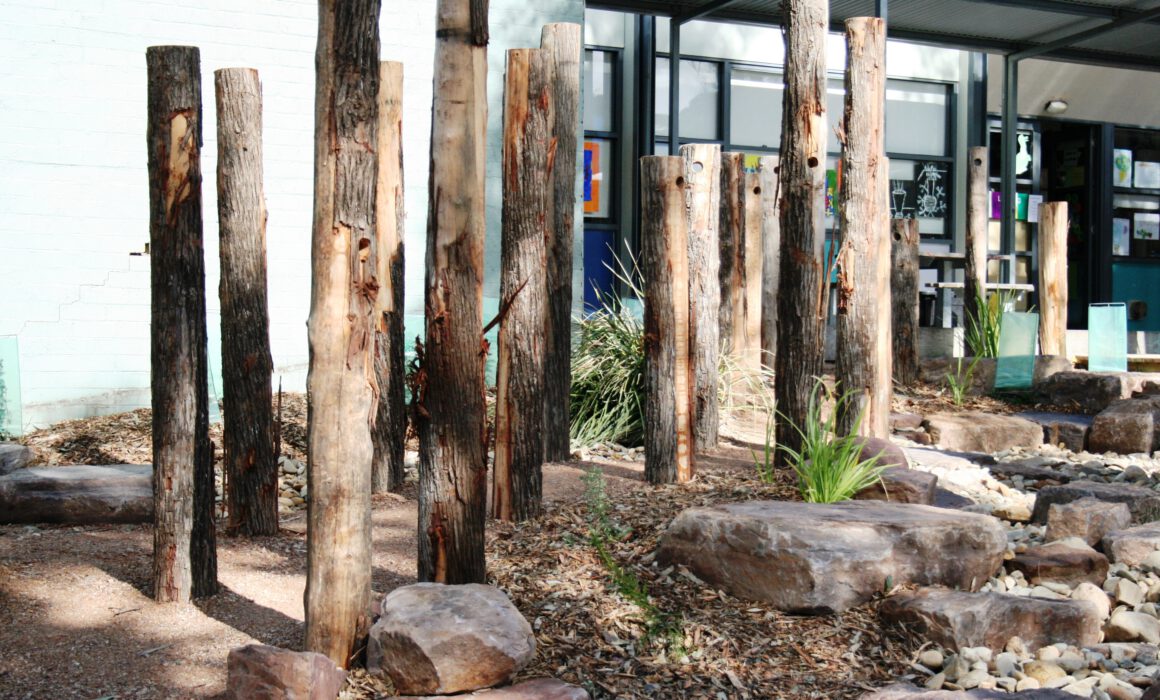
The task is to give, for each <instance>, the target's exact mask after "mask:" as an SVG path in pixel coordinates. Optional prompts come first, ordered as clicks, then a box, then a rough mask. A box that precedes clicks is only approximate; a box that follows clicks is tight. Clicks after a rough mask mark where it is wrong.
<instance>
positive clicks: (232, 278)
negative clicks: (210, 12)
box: [214, 68, 278, 535]
mask: <svg viewBox="0 0 1160 700" xmlns="http://www.w3.org/2000/svg"><path fill="white" fill-rule="evenodd" d="M214 84H215V87H216V93H217V124H218V126H217V137H218V165H217V188H218V229H219V237H220V239H221V241H220V250H219V253H220V258H221V283H220V285H219V287H218V296H219V298H220V300H221V308H222V311H221V313H222V320H221V323H222V393H223V399H224V401H223V406H224V408H223V414H224V415H223V421H222V422H223V430H222V443H223V444H222V447H223V450H224V452H225V460H224V462H225V463H224V465H223V467H224V471H225V483H226V484H227V486H228V488H227V491H226V504H227V507H228V512H229V521H228V525H227V529H226V531H227V532H229V533H231V534H242V535H276V534H278V454H277V452H276V451H275V449H276V448H275V445H274V405H273V404H274V402H273V388H272V386H271V377H272V375H273V372H274V362H273V359H272V358H271V357H270V315H269V310H268V305H267V299H266V200H265V196H264V194H263V190H262V85H261V83H260V82H259V80H258V71H256V70H254V69H252V68H223V69H221V70H219V71H215V72H214Z"/></svg>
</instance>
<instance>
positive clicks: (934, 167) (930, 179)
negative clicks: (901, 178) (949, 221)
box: [915, 161, 950, 219]
mask: <svg viewBox="0 0 1160 700" xmlns="http://www.w3.org/2000/svg"><path fill="white" fill-rule="evenodd" d="M917 168H918V175H917V177H915V216H916V217H917V218H920V219H941V218H943V217H944V216H946V215H947V190H949V189H950V186H949V185H950V180H949V178H948V177H947V164H946V163H943V162H940V161H919V162H918V165H917Z"/></svg>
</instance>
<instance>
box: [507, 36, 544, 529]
mask: <svg viewBox="0 0 1160 700" xmlns="http://www.w3.org/2000/svg"><path fill="white" fill-rule="evenodd" d="M552 69H553V62H552V55H551V54H550V53H549V52H548V51H545V50H543V49H511V50H509V51H508V52H507V73H506V76H505V78H504V103H503V233H502V235H503V240H502V241H501V251H500V287H499V288H500V299H501V300H502V303H503V304H504V305H505V306H506V308H507V313H506V314H505V315H504V316H503V320H501V321H500V326H499V354H498V358H497V359H498V361H497V364H496V403H495V472H494V475H493V479H492V486H493V491H492V514H493V515H494V516H495V517H496V518H498V519H500V520H528V519H530V518H534V517H535V516H537V515H538V514H539V513H540V507H541V505H540V503H541V499H542V497H543V469H542V467H543V462H544V439H545V434H544V433H545V429H544V418H545V413H544V406H545V404H544V380H545V371H544V370H545V367H544V360H545V355H546V350H547V349H546V347H545V340H546V338H545V333H544V328H545V327H546V326H548V325H550V324H549V322H548V321H549V319H548V304H549V302H548V299H547V296H548V280H547V274H546V270H545V265H546V263H547V251H546V242H547V241H548V240H550V238H551V230H552V228H553V226H554V219H553V216H552V202H553V199H554V198H553V195H554V192H553V189H552V175H553V173H552V169H553V165H554V164H553V162H552V160H553V157H554V155H555V154H554V153H553V152H552V150H553V148H554V144H553V142H552V126H553V122H554V115H553V113H552Z"/></svg>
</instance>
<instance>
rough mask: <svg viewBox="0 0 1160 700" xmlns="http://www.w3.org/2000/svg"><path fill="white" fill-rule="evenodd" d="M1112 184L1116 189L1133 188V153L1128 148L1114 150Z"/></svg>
mask: <svg viewBox="0 0 1160 700" xmlns="http://www.w3.org/2000/svg"><path fill="white" fill-rule="evenodd" d="M1112 184H1113V185H1115V186H1116V187H1131V186H1132V152H1131V151H1129V150H1128V149H1126V148H1116V149H1113V150H1112Z"/></svg>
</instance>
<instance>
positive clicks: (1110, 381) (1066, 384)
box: [1035, 370, 1160, 414]
mask: <svg viewBox="0 0 1160 700" xmlns="http://www.w3.org/2000/svg"><path fill="white" fill-rule="evenodd" d="M1158 376H1160V375H1155V374H1145V373H1142V372H1086V371H1082V370H1080V371H1070V372H1057V373H1055V374H1053V375H1051V376H1050V377H1047V378H1045V379H1044V380H1043V381H1042V382H1039V383H1038V384H1037V385H1036V387H1035V389H1036V393H1037V394H1038V395H1039V399H1040V400H1041V401H1043V402H1044V403H1049V404H1053V405H1056V406H1070V407H1074V408H1077V409H1079V410H1080V411H1083V412H1084V413H1089V414H1095V413H1099V412H1100V411H1102V410H1104V409H1105V408H1107V407H1108V406H1110V405H1112V403H1113V402H1115V401H1117V400H1119V399H1128V398H1131V397H1132V394H1133V393H1135V392H1138V391H1142V390H1143V389H1145V385H1147V384H1148V383H1149V382H1155V381H1156V380H1157V378H1158Z"/></svg>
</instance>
